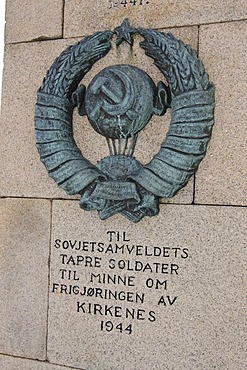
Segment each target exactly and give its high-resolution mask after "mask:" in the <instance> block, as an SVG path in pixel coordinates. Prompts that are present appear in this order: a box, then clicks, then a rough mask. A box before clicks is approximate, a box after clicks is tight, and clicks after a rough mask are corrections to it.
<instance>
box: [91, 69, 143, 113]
mask: <svg viewBox="0 0 247 370" xmlns="http://www.w3.org/2000/svg"><path fill="white" fill-rule="evenodd" d="M111 74H112V75H113V78H114V80H116V77H117V78H119V79H120V82H121V83H122V84H121V85H122V89H120V85H119V84H118V85H117V89H116V88H115V89H114V91H113V87H114V86H111V80H109V77H105V76H104V77H98V78H97V80H96V81H95V82H94V84H93V85H92V87H91V91H92V93H93V94H94V95H95V96H97V95H99V94H102V93H103V96H104V97H105V98H103V97H102V96H101V97H100V99H97V101H96V103H95V106H94V108H93V110H92V112H91V116H92V117H93V119H95V120H97V119H98V118H99V116H100V111H101V110H103V111H105V112H106V113H107V114H109V115H110V116H121V115H123V114H126V115H127V116H128V117H129V118H130V119H132V118H133V117H134V116H135V115H136V112H135V111H134V110H132V109H131V107H132V106H133V103H134V100H135V94H134V87H133V83H132V81H131V79H130V78H129V76H127V75H126V74H125V73H124V72H122V71H120V70H117V69H115V70H114V71H111ZM117 90H118V91H117ZM121 90H123V94H122V95H123V97H121V96H120V93H119V91H120V92H121Z"/></svg>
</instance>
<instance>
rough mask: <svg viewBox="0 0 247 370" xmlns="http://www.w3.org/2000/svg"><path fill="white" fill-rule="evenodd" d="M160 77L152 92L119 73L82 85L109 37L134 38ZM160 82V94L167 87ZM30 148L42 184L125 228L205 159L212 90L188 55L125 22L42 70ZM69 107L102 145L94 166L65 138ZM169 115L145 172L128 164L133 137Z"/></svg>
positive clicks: (145, 79)
mask: <svg viewBox="0 0 247 370" xmlns="http://www.w3.org/2000/svg"><path fill="white" fill-rule="evenodd" d="M134 33H138V34H139V35H141V36H142V37H143V38H144V41H142V42H141V43H140V46H141V48H143V49H144V50H145V53H146V55H148V56H149V57H151V58H152V59H153V60H154V63H155V65H156V66H157V67H158V69H159V70H160V71H161V73H162V74H163V75H164V81H160V82H159V83H158V84H157V86H156V85H155V83H154V82H153V81H152V79H151V77H150V76H148V74H147V73H146V72H145V71H143V70H141V69H139V68H137V67H134V66H131V65H127V64H119V65H113V66H109V67H107V68H105V69H103V70H102V71H100V72H99V73H98V74H97V75H96V76H95V77H94V78H93V79H92V81H91V82H90V84H89V85H88V87H87V88H86V87H85V86H84V85H82V84H80V83H81V81H82V79H83V77H84V76H85V74H86V73H87V72H88V71H89V70H90V69H91V67H92V66H93V64H94V63H95V62H96V61H98V60H99V59H101V58H103V57H104V56H105V55H106V54H107V53H108V52H109V51H110V49H111V40H112V37H113V35H114V34H116V35H117V38H116V43H117V45H118V46H119V45H120V44H121V43H122V42H123V41H127V42H128V43H129V44H132V43H133V38H132V35H133V34H134ZM166 83H167V85H166ZM79 84H80V85H79ZM37 95H38V98H37V103H36V109H35V130H36V145H37V148H38V151H39V154H40V158H41V160H42V162H43V163H44V164H45V166H46V168H47V171H48V173H49V175H50V176H51V177H52V178H53V179H54V180H55V181H56V182H57V184H58V186H60V187H61V188H63V189H64V190H65V191H66V192H67V193H68V194H80V195H81V199H80V206H81V208H83V209H85V210H97V211H98V212H99V216H100V218H101V219H106V218H108V217H110V216H112V215H114V214H116V213H121V214H122V215H123V216H125V217H127V218H128V219H129V220H131V221H133V222H138V221H139V220H140V219H141V218H142V217H143V216H154V215H156V214H158V212H159V198H160V197H172V196H174V195H175V194H176V193H177V192H178V190H179V189H181V188H182V187H184V186H185V185H186V184H187V182H188V180H189V178H190V177H191V176H192V175H193V174H194V173H195V172H196V170H197V168H198V165H199V163H200V161H201V160H202V158H203V157H204V156H205V153H206V147H207V143H208V141H209V139H210V136H211V129H212V126H213V123H214V116H213V111H214V86H213V84H212V83H211V82H209V80H208V75H207V73H206V72H205V70H204V67H203V64H202V62H201V61H200V60H199V59H198V57H197V55H196V53H195V51H193V50H192V49H191V48H190V47H189V46H186V45H184V44H183V42H182V41H179V40H177V39H176V38H175V37H174V36H172V35H171V34H169V33H162V32H158V31H154V30H148V29H142V28H138V29H132V28H131V27H129V25H128V21H127V20H125V21H124V22H123V23H122V25H121V26H119V27H117V28H116V29H115V30H114V31H103V32H97V33H96V34H94V35H92V36H89V37H86V38H84V39H82V40H81V41H80V42H78V43H77V44H75V45H72V46H70V47H69V48H67V49H66V50H65V51H64V52H63V53H62V54H61V55H60V56H59V57H58V58H57V59H56V60H55V62H54V63H53V64H52V66H51V67H50V69H49V70H48V72H47V74H46V76H45V78H44V81H43V83H42V85H41V87H40V88H39V90H38V93H37ZM75 107H77V108H78V112H79V114H80V115H86V116H87V118H88V120H89V122H90V124H91V125H92V127H93V129H94V130H95V131H96V132H97V133H98V134H100V135H103V136H104V137H105V138H106V143H107V145H108V148H109V156H108V157H106V158H103V159H102V160H100V161H99V162H98V163H97V164H95V165H94V164H92V163H90V162H89V161H88V160H87V159H86V158H84V157H83V155H82V153H81V151H80V149H79V148H78V147H77V145H76V143H75V141H74V138H73V129H72V114H73V110H74V109H75ZM167 109H171V122H170V127H169V130H168V132H167V135H166V137H165V139H164V141H163V143H162V144H161V147H160V150H159V152H158V153H157V154H156V155H155V156H154V157H153V159H152V160H151V161H150V162H149V163H148V164H145V165H143V164H141V163H140V162H139V161H137V160H136V159H135V157H134V150H135V146H136V144H137V138H138V133H139V132H140V131H141V130H142V129H143V128H144V127H145V126H146V125H147V124H148V122H149V121H150V119H151V118H152V116H153V115H154V114H157V115H163V114H165V112H166V110H167Z"/></svg>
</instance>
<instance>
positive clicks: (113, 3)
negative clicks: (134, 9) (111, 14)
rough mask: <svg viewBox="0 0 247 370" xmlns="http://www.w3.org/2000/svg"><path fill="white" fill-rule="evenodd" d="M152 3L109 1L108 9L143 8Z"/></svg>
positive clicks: (147, 0)
mask: <svg viewBox="0 0 247 370" xmlns="http://www.w3.org/2000/svg"><path fill="white" fill-rule="evenodd" d="M150 2H151V1H149V0H109V1H108V9H114V8H120V7H124V8H127V7H129V6H143V5H149V4H150Z"/></svg>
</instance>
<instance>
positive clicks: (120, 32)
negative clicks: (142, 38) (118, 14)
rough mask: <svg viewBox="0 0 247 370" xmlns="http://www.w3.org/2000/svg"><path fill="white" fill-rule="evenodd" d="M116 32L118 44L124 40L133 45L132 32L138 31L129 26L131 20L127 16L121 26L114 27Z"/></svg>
mask: <svg viewBox="0 0 247 370" xmlns="http://www.w3.org/2000/svg"><path fill="white" fill-rule="evenodd" d="M114 33H115V34H116V35H117V39H116V44H117V46H119V45H120V44H122V42H123V41H126V42H127V43H128V44H129V45H131V46H132V45H133V42H134V41H133V37H132V34H134V33H136V30H135V28H131V27H130V26H129V20H128V19H127V18H125V20H124V21H123V22H122V24H121V25H120V26H118V27H116V28H114Z"/></svg>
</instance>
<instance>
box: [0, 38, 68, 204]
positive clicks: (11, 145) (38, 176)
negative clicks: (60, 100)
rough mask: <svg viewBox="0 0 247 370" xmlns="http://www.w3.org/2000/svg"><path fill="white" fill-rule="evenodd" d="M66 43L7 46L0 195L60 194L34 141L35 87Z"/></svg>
mask: <svg viewBox="0 0 247 370" xmlns="http://www.w3.org/2000/svg"><path fill="white" fill-rule="evenodd" d="M66 46H67V44H66V42H63V41H62V40H59V41H48V42H36V43H26V44H16V45H7V46H6V49H5V60H4V63H5V68H4V75H3V91H2V107H1V108H2V112H1V127H2V132H1V133H2V137H3V138H4V140H2V141H1V144H0V153H1V163H0V167H1V171H2V173H4V174H5V175H4V176H2V177H1V180H0V195H1V196H27V197H46V198H48V197H63V196H64V192H63V191H62V190H59V189H58V187H57V186H56V184H55V183H54V182H53V181H52V180H51V179H50V178H48V176H47V171H46V170H45V167H44V166H43V165H42V163H41V162H40V159H39V155H38V152H37V150H36V147H35V140H34V105H35V102H36V90H37V89H38V87H39V86H40V85H41V83H42V80H43V76H44V75H45V73H46V70H47V69H48V68H49V66H50V65H51V64H52V62H53V60H54V59H55V58H56V56H57V55H58V54H59V53H60V52H62V50H63V49H64V48H65V47H66Z"/></svg>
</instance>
